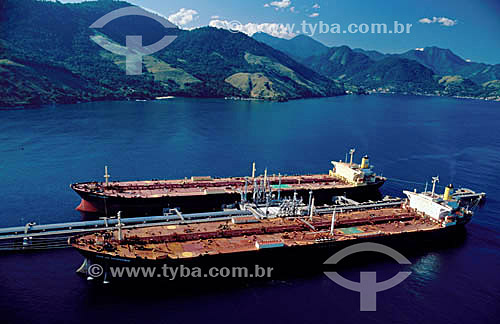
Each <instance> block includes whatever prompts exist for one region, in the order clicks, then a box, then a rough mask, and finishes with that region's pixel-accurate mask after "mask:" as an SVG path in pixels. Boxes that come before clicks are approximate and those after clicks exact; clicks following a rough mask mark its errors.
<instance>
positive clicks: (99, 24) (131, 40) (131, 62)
mask: <svg viewBox="0 0 500 324" xmlns="http://www.w3.org/2000/svg"><path fill="white" fill-rule="evenodd" d="M126 16H144V17H148V18H151V19H153V20H156V21H157V22H159V23H160V24H161V25H162V26H163V27H165V28H175V29H177V26H175V25H174V24H172V23H171V22H170V21H168V20H167V19H165V18H163V17H160V16H157V15H155V14H153V13H151V12H148V11H145V10H144V9H141V8H139V7H134V6H131V7H124V8H120V9H117V10H113V11H111V12H110V13H108V14H106V15H104V16H102V17H101V18H99V19H98V20H96V21H95V22H94V23H93V24H92V25H90V27H89V28H103V27H104V26H105V25H106V24H107V23H109V22H110V21H113V20H115V19H117V18H121V17H126ZM176 38H177V36H175V35H165V36H164V37H163V38H162V39H160V40H159V41H157V42H156V43H154V44H151V45H148V46H142V36H137V35H127V36H126V38H125V39H126V46H125V47H123V46H119V45H116V44H114V43H111V42H110V41H108V40H107V39H106V38H104V37H102V36H98V35H95V36H90V39H91V40H93V41H94V42H95V43H97V44H98V45H99V46H101V47H102V48H104V49H105V50H107V51H109V52H111V53H114V54H117V55H123V56H125V57H126V72H127V75H139V74H141V73H142V57H143V56H144V55H151V54H153V53H156V52H158V51H160V50H162V49H163V48H165V47H167V46H168V45H170V43H172V42H173V41H174V40H175V39H176Z"/></svg>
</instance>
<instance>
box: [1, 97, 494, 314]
mask: <svg viewBox="0 0 500 324" xmlns="http://www.w3.org/2000/svg"><path fill="white" fill-rule="evenodd" d="M351 147H355V148H356V149H357V153H356V157H357V158H358V159H359V158H360V157H361V155H362V154H364V153H367V154H369V155H370V158H371V161H372V163H373V164H374V165H375V166H376V169H377V171H378V172H379V173H380V172H381V173H383V175H384V176H387V177H388V178H390V179H393V180H392V181H389V182H387V183H386V184H385V185H384V187H383V188H382V193H383V194H390V195H401V190H403V189H413V188H417V189H419V190H422V189H423V185H421V183H425V181H429V180H430V177H431V176H434V175H439V176H440V178H441V184H442V185H445V184H447V183H450V182H452V183H453V184H454V185H455V187H458V186H465V187H470V188H472V189H475V190H480V191H485V192H487V194H488V200H487V203H486V205H485V206H484V207H482V208H481V209H480V210H479V211H478V212H477V214H476V216H475V218H474V219H473V221H472V222H471V223H470V224H469V225H468V227H467V235H466V236H465V237H463V238H462V239H461V240H458V242H454V243H453V244H450V246H447V247H441V248H436V249H435V250H433V251H431V252H422V253H419V254H418V255H413V256H410V260H411V261H412V265H411V266H408V267H406V270H407V271H412V275H411V276H410V277H409V278H408V279H407V280H405V281H404V282H403V283H402V284H400V285H399V286H397V287H395V288H393V289H391V290H388V291H385V292H382V293H379V294H378V295H377V298H378V302H377V305H378V310H377V312H369V313H367V312H364V313H362V312H359V294H358V293H355V292H351V291H348V290H345V289H344V288H341V287H339V286H337V285H335V284H334V283H332V282H331V281H330V280H329V279H328V278H326V276H324V275H323V274H321V273H319V274H317V275H312V276H308V277H300V276H299V277H297V278H288V279H286V280H269V281H266V282H260V283H250V284H245V285H243V286H241V285H238V286H224V287H222V286H221V287H218V288H217V289H202V287H200V289H199V290H198V291H194V292H193V291H190V292H185V291H182V289H180V288H178V287H177V288H175V289H170V288H169V287H168V286H161V285H142V286H131V287H128V286H125V285H114V286H113V285H111V286H106V287H101V286H99V285H94V284H90V283H89V282H87V281H86V280H85V279H84V278H82V277H79V276H77V275H76V274H75V273H74V270H75V269H76V268H77V267H78V266H79V265H80V264H81V261H82V258H81V257H80V256H79V254H78V253H77V252H75V251H73V250H69V249H67V250H62V251H48V252H43V253H29V254H17V255H0V310H1V311H2V319H3V320H6V321H7V322H8V323H9V322H12V323H14V322H16V323H21V322H24V323H101V322H118V321H119V322H121V323H148V322H155V323H195V322H198V323H200V322H207V321H208V322H210V323H235V322H239V323H259V322H260V323H268V322H275V323H281V322H288V323H320V322H321V323H342V322H351V323H353V322H354V323H358V322H361V321H371V322H376V323H387V322H393V323H410V322H421V323H436V322H446V323H494V322H497V321H498V316H499V315H500V314H499V310H500V276H499V273H500V240H499V239H500V236H499V234H500V201H499V198H498V197H500V176H499V173H498V169H499V168H500V104H499V103H493V102H484V101H474V100H456V99H450V98H429V97H405V96H359V97H354V96H346V97H340V98H326V99H311V100H300V101H291V102H287V103H267V102H239V101H225V100H194V99H171V100H164V101H156V102H154V101H153V102H101V103H86V104H77V105H66V106H47V107H43V108H41V109H32V110H18V111H0V193H1V194H0V216H1V217H0V226H14V225H20V224H25V223H26V222H28V221H35V222H37V223H52V222H65V221H73V220H79V219H81V215H80V214H79V213H78V212H76V211H75V210H74V208H75V207H76V205H77V204H78V203H79V198H78V196H77V195H76V194H74V193H73V192H72V191H71V190H70V189H69V187H68V185H69V184H70V183H72V182H79V181H90V180H101V179H103V178H102V176H103V169H104V165H108V166H109V168H110V174H111V176H112V179H114V180H134V179H152V178H179V177H186V176H187V177H189V176H191V175H212V176H234V175H247V174H250V173H251V162H252V161H255V162H256V163H257V167H258V168H259V170H260V171H262V170H263V169H264V168H265V167H267V168H268V169H269V172H270V173H278V172H281V173H289V174H291V173H303V172H327V170H328V169H329V167H330V161H331V160H333V159H336V160H338V159H344V156H345V152H346V151H347V150H348V149H349V148H351ZM401 180H404V181H408V182H414V183H405V182H403V181H401ZM442 189H443V188H442V187H440V188H439V190H442ZM360 270H363V271H367V270H370V271H377V273H382V274H387V278H389V277H391V276H392V275H394V274H395V273H396V272H397V271H400V270H401V271H403V270H404V267H403V269H402V267H401V266H399V265H397V264H395V263H394V262H390V261H388V262H377V263H375V264H368V265H366V266H362V267H353V268H348V269H347V270H346V271H345V273H344V276H346V277H348V278H351V279H353V280H354V279H355V278H358V280H359V271H360ZM3 320H2V321H3Z"/></svg>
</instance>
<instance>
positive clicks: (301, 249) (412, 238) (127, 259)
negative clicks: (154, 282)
mask: <svg viewBox="0 0 500 324" xmlns="http://www.w3.org/2000/svg"><path fill="white" fill-rule="evenodd" d="M415 195H417V194H416V193H413V192H412V193H409V199H408V200H401V201H400V202H397V203H396V204H394V203H391V205H390V206H389V204H388V203H387V201H386V200H384V201H380V202H377V203H375V206H373V204H372V203H369V204H370V205H369V206H370V207H361V209H360V208H359V206H360V205H359V204H358V205H356V204H355V205H353V206H352V207H350V208H347V209H346V208H340V209H339V211H338V212H337V208H339V207H335V211H334V212H333V214H327V213H322V212H317V211H316V210H315V209H314V208H313V210H312V212H311V214H310V215H308V216H294V217H288V216H286V215H282V214H279V213H278V214H274V216H273V217H267V216H265V217H264V218H261V217H259V216H256V217H254V216H255V215H254V216H243V217H232V218H231V219H225V220H212V221H208V220H203V221H197V222H193V223H185V222H181V223H178V224H170V225H162V226H155V227H144V228H135V229H126V230H112V231H109V232H107V233H97V234H93V235H87V236H82V237H76V238H73V239H71V241H70V244H71V245H72V246H73V247H75V248H76V249H77V250H78V251H79V252H80V253H81V254H82V255H84V256H85V257H86V258H87V259H88V260H89V261H90V262H91V263H97V264H99V265H101V266H103V267H104V268H109V267H114V266H124V265H126V266H151V267H161V266H163V265H165V264H168V265H169V266H180V265H184V266H196V265H200V266H205V265H208V266H215V265H217V266H234V265H236V266H237V265H244V264H249V265H251V264H254V265H255V264H258V265H270V264H272V266H278V267H280V268H281V269H284V268H288V267H289V265H287V264H288V261H292V263H293V262H295V264H296V266H300V268H301V271H302V268H303V267H305V268H307V267H310V266H314V267H316V266H321V264H322V262H324V261H325V259H320V261H321V262H319V263H318V262H317V260H318V259H317V257H318V256H325V255H327V256H328V255H331V254H332V253H334V252H335V251H337V250H338V249H341V248H344V247H346V246H349V245H352V244H356V243H360V242H366V241H370V242H378V243H384V244H388V245H390V246H393V247H395V248H397V249H402V248H403V247H404V248H408V247H409V248H415V249H419V248H422V247H423V246H425V242H430V245H431V246H432V247H434V248H435V247H436V243H437V242H439V241H440V240H443V241H444V242H448V243H449V242H450V241H451V240H452V239H451V238H452V237H453V236H455V235H456V234H457V233H463V229H464V225H466V224H467V223H468V222H469V221H470V219H471V218H472V215H473V212H472V211H470V210H469V209H468V208H466V207H461V206H459V204H456V201H451V200H450V201H448V200H443V199H442V198H439V197H434V195H433V196H429V195H428V194H427V193H426V194H420V195H418V196H415ZM427 197H428V198H429V199H432V201H433V202H432V203H433V204H435V205H436V206H435V207H436V208H438V209H437V210H439V211H441V212H442V213H441V214H440V215H438V217H437V218H436V217H435V215H433V214H432V213H429V214H426V213H424V212H423V211H422V209H421V206H424V207H426V206H427V207H428V204H424V205H419V204H420V203H419V199H421V198H422V199H427ZM415 201H416V202H415ZM412 204H416V205H415V206H416V207H415V208H414V207H411V205H412ZM367 206H368V205H367ZM447 206H453V207H450V209H449V210H448V211H446V212H444V211H443V209H442V208H446V207H447ZM270 215H272V213H271V214H270ZM283 267H284V268H283ZM316 268H317V267H316ZM285 270H286V269H285Z"/></svg>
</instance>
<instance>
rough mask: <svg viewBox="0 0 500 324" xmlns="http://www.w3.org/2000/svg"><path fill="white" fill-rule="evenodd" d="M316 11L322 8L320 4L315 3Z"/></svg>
mask: <svg viewBox="0 0 500 324" xmlns="http://www.w3.org/2000/svg"><path fill="white" fill-rule="evenodd" d="M313 8H314V9H319V8H321V6H320V5H319V4H318V3H315V4H314V6H313Z"/></svg>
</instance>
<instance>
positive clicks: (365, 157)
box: [361, 155, 370, 169]
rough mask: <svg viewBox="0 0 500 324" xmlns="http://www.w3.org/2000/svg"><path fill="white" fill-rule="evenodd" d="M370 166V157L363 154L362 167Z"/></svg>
mask: <svg viewBox="0 0 500 324" xmlns="http://www.w3.org/2000/svg"><path fill="white" fill-rule="evenodd" d="M369 167H370V159H369V158H368V155H365V156H363V158H362V159H361V169H368V168H369Z"/></svg>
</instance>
